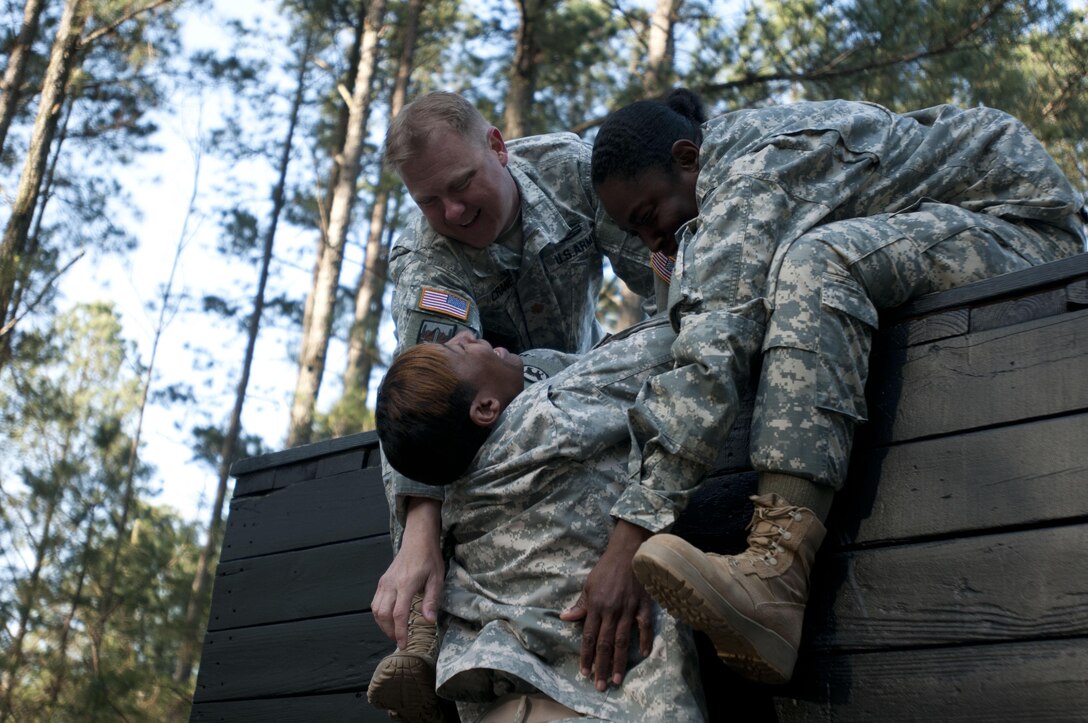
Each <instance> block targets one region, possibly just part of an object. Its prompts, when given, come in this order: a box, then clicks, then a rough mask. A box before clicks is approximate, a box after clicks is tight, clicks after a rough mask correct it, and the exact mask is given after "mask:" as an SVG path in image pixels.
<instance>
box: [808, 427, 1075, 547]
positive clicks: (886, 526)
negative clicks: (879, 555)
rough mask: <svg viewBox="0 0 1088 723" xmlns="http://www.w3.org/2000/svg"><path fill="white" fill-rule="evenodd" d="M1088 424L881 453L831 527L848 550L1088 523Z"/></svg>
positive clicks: (838, 505)
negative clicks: (1081, 519) (1077, 520)
mask: <svg viewBox="0 0 1088 723" xmlns="http://www.w3.org/2000/svg"><path fill="white" fill-rule="evenodd" d="M1085 480H1088V414H1083V413H1082V414H1074V415H1070V416H1067V417H1055V418H1052V419H1046V420H1042V421H1037V422H1029V423H1026V424H1018V425H1013V426H1009V427H1000V428H997V429H989V430H985V431H980V432H970V433H966V434H958V435H953V436H949V437H939V438H937V439H930V440H925V441H920V442H910V443H907V444H901V445H895V446H892V447H886V448H880V449H873V450H869V451H864V452H863V453H861V454H858V455H856V456H855V457H854V459H853V467H852V468H851V475H850V479H849V480H848V481H847V484H846V487H845V488H844V490H843V491H842V492H840V493H839V495H838V496H837V498H836V500H835V505H834V508H833V510H832V513H831V517H830V519H829V526H830V528H831V529H832V530H833V531H834V533H835V538H836V540H837V541H838V542H839V543H840V544H850V543H876V542H886V541H896V540H906V539H909V538H916V537H927V536H930V537H932V536H947V535H951V534H964V533H967V532H971V531H980V530H989V529H994V528H998V527H1003V526H1006V525H1037V524H1040V523H1045V522H1054V521H1060V520H1067V519H1069V518H1072V517H1078V516H1082V515H1088V484H1085Z"/></svg>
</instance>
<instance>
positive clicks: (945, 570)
mask: <svg viewBox="0 0 1088 723" xmlns="http://www.w3.org/2000/svg"><path fill="white" fill-rule="evenodd" d="M882 326H883V329H882V331H881V332H880V333H879V334H878V337H877V340H876V344H875V347H874V355H873V364H872V374H871V379H870V385H869V390H870V393H869V398H870V399H869V405H870V408H869V413H870V419H871V422H870V424H869V425H867V426H866V427H865V428H864V429H863V431H862V432H861V433H860V434H859V438H858V440H857V443H856V445H855V454H854V459H853V460H852V464H851V479H850V480H849V482H848V484H847V487H846V489H845V490H844V491H843V492H842V493H841V494H840V495H839V496H838V499H837V500H836V504H835V508H834V509H833V511H832V515H831V519H830V520H829V523H828V527H829V537H828V541H827V542H826V543H825V545H824V548H823V549H822V550H821V553H820V555H819V557H818V562H817V568H816V573H815V579H814V590H813V599H812V602H811V604H810V606H809V610H808V615H807V617H806V630H805V642H804V645H803V651H802V656H801V659H800V660H799V663H798V668H797V671H796V674H795V676H794V680H793V682H792V683H791V684H790V685H789V686H786V687H783V688H771V687H766V686H753V685H751V684H747V683H745V682H743V681H741V680H739V678H736V676H733V675H732V674H731V673H729V672H728V671H727V670H726V669H725V668H724V667H722V666H721V665H720V663H718V661H717V660H716V659H715V658H714V657H713V655H712V653H710V652H708V647H707V646H706V645H705V641H702V642H703V643H704V644H703V645H702V657H701V659H702V662H703V664H704V667H703V671H704V672H703V674H704V681H705V682H706V683H707V693H708V706H709V710H710V715H711V720H726V719H729V718H735V717H737V716H741V717H742V718H744V719H747V720H781V721H810V720H828V721H831V720H834V721H873V720H881V721H894V720H904V721H905V720H957V721H960V720H979V721H983V720H985V721H993V720H1048V721H1059V720H1070V721H1072V720H1084V719H1085V713H1084V712H1085V711H1088V592H1086V591H1088V562H1085V553H1084V551H1085V550H1088V255H1081V256H1078V257H1075V258H1073V259H1068V260H1065V261H1061V262H1057V263H1055V264H1049V265H1047V266H1043V267H1038V268H1035V269H1029V270H1027V271H1024V272H1020V273H1017V274H1010V275H1008V276H1004V277H1001V278H998V279H991V280H989V281H986V282H982V283H980V284H974V285H972V286H969V287H964V288H961V289H956V290H953V291H948V292H944V293H941V294H936V295H932V296H929V297H925V298H923V299H920V300H918V301H916V302H914V303H913V304H911V305H910V306H909V307H907V308H904V309H900V310H897V311H896V312H894V313H893V314H887V315H885V316H884V317H883V318H882ZM749 418H750V409H746V410H745V413H744V414H742V415H741V418H740V419H739V420H738V423H737V425H736V428H735V430H734V432H733V434H732V436H731V437H730V439H729V441H728V442H727V444H726V445H724V446H723V449H722V453H721V455H720V457H719V461H718V464H717V465H716V470H715V472H714V473H713V474H712V475H711V476H710V477H708V479H707V481H706V483H705V484H704V485H703V487H702V489H701V490H700V492H699V494H698V495H697V498H696V500H695V501H694V502H693V504H692V506H691V507H690V508H689V509H688V511H686V512H685V514H684V516H683V517H682V519H681V521H680V522H678V524H677V529H676V531H677V532H678V533H679V534H683V535H684V536H685V537H687V538H688V539H690V540H692V541H693V542H695V543H696V544H699V545H700V546H703V547H704V548H706V549H708V550H715V551H720V552H730V551H734V550H736V549H738V548H739V547H740V546H741V545H743V538H744V533H743V526H744V525H745V523H746V522H747V520H748V518H749V516H750V510H751V508H750V506H749V503H748V502H747V499H746V496H747V495H748V494H750V493H751V491H752V490H753V489H754V484H755V476H754V474H753V473H752V472H751V471H750V470H748V468H747V427H748V424H747V421H748V419H749ZM376 445H377V441H376V437H375V435H373V434H372V433H367V434H360V435H353V436H350V437H344V438H341V439H336V440H331V441H327V442H321V443H318V444H314V445H309V446H306V447H300V448H296V449H291V450H286V451H284V452H278V453H274V454H270V455H265V456H262V457H258V458H253V459H249V460H243V461H242V462H239V463H238V464H236V465H235V467H234V469H233V470H232V472H233V474H234V476H235V477H236V479H237V481H236V484H235V489H234V496H233V499H232V501H231V505H230V514H229V518H228V523H227V528H226V536H225V541H224V544H223V548H222V555H221V559H220V562H219V566H218V569H217V573H216V581H215V588H214V593H213V597H212V609H211V615H210V619H209V623H208V630H207V635H206V638H205V643H204V650H203V655H202V658H201V662H200V670H199V676H198V680H197V687H196V691H195V693H194V705H193V709H192V716H191V720H193V721H299V722H302V721H307V722H310V721H342V720H355V721H388V717H387V716H386V714H385V713H384V712H382V711H378V710H375V709H373V708H371V707H370V706H369V705H368V704H367V702H366V693H365V691H366V685H367V683H368V681H369V679H370V675H371V673H372V671H373V670H374V666H375V665H376V664H377V662H378V661H379V660H380V659H381V658H382V657H383V656H384V655H385V654H387V653H388V652H389V651H390V650H391V644H390V643H389V642H388V641H387V640H386V638H385V637H384V636H383V635H382V634H381V632H380V631H379V630H378V628H377V625H376V624H375V623H374V620H373V617H372V616H371V613H370V611H369V609H368V605H369V602H370V599H371V597H372V596H373V593H374V589H375V586H376V584H377V580H378V578H379V576H380V575H381V573H382V572H383V571H384V570H385V568H386V566H387V565H388V564H389V562H390V560H391V550H390V544H389V539H388V526H389V525H388V523H389V514H388V510H387V507H386V502H385V495H384V492H383V490H382V485H381V479H380V472H379V468H378V460H377V454H378V453H377V449H376Z"/></svg>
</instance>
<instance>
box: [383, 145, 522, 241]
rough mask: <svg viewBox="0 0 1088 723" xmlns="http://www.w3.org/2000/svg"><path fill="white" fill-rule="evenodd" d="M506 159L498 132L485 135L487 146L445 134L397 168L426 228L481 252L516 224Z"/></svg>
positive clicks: (514, 191) (514, 190)
mask: <svg viewBox="0 0 1088 723" xmlns="http://www.w3.org/2000/svg"><path fill="white" fill-rule="evenodd" d="M508 159H509V156H508V155H507V152H506V144H505V143H504V142H503V139H502V134H501V133H499V131H498V129H497V128H491V129H489V130H488V132H487V138H486V143H483V142H473V141H472V140H470V139H468V138H465V137H464V136H462V135H461V134H459V133H457V132H456V131H454V130H450V129H445V128H444V129H440V130H436V131H435V132H434V133H432V134H431V137H430V138H429V139H428V140H427V144H426V146H424V148H422V149H421V150H420V151H419V152H417V153H416V154H415V156H414V157H413V158H411V159H410V160H408V161H406V162H405V163H404V164H403V165H402V166H401V167H400V177H401V180H403V181H404V185H405V186H406V187H407V188H408V193H410V194H411V195H412V199H413V200H414V201H415V202H416V205H417V206H419V208H420V210H421V211H423V215H424V217H426V219H427V222H428V223H429V224H430V225H431V228H433V229H434V230H435V231H437V232H438V233H440V234H442V235H443V236H448V237H449V238H452V239H454V240H455V241H460V242H461V243H463V244H466V245H468V246H471V247H473V248H478V249H482V248H486V247H488V246H490V245H491V244H492V243H494V242H495V239H497V238H498V237H499V235H500V234H501V233H502V232H503V231H505V230H506V229H508V228H510V226H512V225H513V223H514V221H515V220H516V219H517V215H518V208H519V204H520V198H519V196H518V187H517V184H516V183H515V182H514V178H513V176H511V175H510V171H509V170H508V169H507V168H506V163H507V161H508Z"/></svg>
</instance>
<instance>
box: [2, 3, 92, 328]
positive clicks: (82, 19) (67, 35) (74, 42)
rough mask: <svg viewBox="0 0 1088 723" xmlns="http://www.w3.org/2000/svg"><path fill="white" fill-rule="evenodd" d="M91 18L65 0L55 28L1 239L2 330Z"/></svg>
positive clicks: (84, 9) (83, 8) (84, 6)
mask: <svg viewBox="0 0 1088 723" xmlns="http://www.w3.org/2000/svg"><path fill="white" fill-rule="evenodd" d="M87 15H88V8H87V3H86V0H67V2H66V3H65V5H64V14H63V15H62V16H61V20H60V25H58V26H57V35H56V39H55V40H54V41H53V48H52V50H51V51H50V53H49V66H48V67H47V69H46V71H45V80H44V82H43V83H42V94H41V99H40V100H39V102H38V115H37V117H36V118H35V120H34V130H33V133H32V135H31V139H30V150H29V152H28V153H27V156H26V162H25V163H24V164H23V172H22V175H21V176H20V178H19V187H18V190H17V191H16V193H15V202H14V203H13V204H12V209H11V217H10V218H9V219H8V223H7V226H6V228H5V229H4V238H3V241H0V327H3V326H4V325H5V324H4V322H6V321H7V319H8V311H9V306H10V304H11V299H12V296H13V295H14V292H15V280H16V279H17V278H18V274H19V269H20V267H21V266H22V264H23V263H24V259H23V253H24V251H25V247H26V240H27V232H28V231H29V229H30V221H31V218H32V217H33V215H34V207H35V205H36V204H37V200H38V193H39V190H40V189H41V183H42V176H43V173H44V170H45V162H46V159H47V158H48V156H49V147H50V146H51V145H52V143H53V135H54V133H55V132H56V129H57V122H58V120H59V118H60V111H61V108H62V106H63V104H64V98H65V93H66V92H67V88H68V80H69V78H71V75H72V69H73V68H74V67H75V66H76V63H77V62H78V55H79V45H80V40H79V38H80V35H81V34H82V33H83V26H84V25H85V24H86V22H87ZM12 311H14V310H12ZM9 333H10V330H9Z"/></svg>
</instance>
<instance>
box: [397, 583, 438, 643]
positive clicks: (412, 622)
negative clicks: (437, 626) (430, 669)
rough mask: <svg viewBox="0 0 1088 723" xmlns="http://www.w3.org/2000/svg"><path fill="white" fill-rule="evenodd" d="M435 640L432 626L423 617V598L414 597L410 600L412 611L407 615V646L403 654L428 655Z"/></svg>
mask: <svg viewBox="0 0 1088 723" xmlns="http://www.w3.org/2000/svg"><path fill="white" fill-rule="evenodd" d="M436 642H437V640H436V635H435V630H434V624H433V623H429V622H427V618H425V617H423V598H422V597H420V596H418V595H417V596H416V597H415V598H413V600H412V609H411V611H410V612H409V613H408V644H407V645H405V646H404V650H405V652H409V653H419V654H422V655H429V654H431V652H432V649H433V648H434V645H435V643H436Z"/></svg>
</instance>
